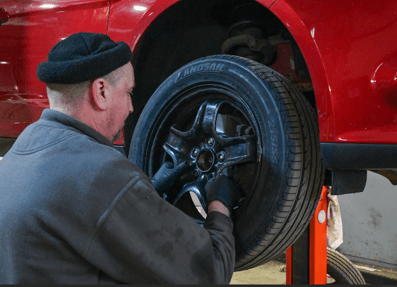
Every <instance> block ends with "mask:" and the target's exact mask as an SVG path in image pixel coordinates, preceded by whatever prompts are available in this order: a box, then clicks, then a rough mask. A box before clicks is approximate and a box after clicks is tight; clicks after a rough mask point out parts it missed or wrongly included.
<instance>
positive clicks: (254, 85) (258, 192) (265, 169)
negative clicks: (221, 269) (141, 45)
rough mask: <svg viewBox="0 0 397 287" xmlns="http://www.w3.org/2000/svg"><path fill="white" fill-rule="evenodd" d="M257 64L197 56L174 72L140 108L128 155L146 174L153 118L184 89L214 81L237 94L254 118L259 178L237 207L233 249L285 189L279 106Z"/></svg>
mask: <svg viewBox="0 0 397 287" xmlns="http://www.w3.org/2000/svg"><path fill="white" fill-rule="evenodd" d="M230 59H232V61H231V60H230ZM257 65H258V64H257V63H255V62H252V61H249V60H247V59H244V58H240V57H237V56H227V57H222V56H215V57H206V58H201V59H198V60H196V61H193V62H191V63H189V64H187V65H186V66H184V67H182V68H180V69H179V70H177V71H176V72H174V73H173V74H172V75H171V76H170V77H168V78H167V79H166V80H165V81H164V82H163V83H162V84H161V85H160V86H159V88H158V89H157V90H156V91H155V93H154V94H153V95H152V97H151V98H150V100H149V101H148V103H147V104H146V106H145V108H144V110H143V111H142V114H141V116H140V118H139V120H138V123H137V125H136V128H135V131H134V133H133V137H132V140H131V146H130V153H129V159H130V160H131V161H132V162H134V163H135V164H136V165H138V166H139V167H141V168H142V169H143V171H144V172H146V173H148V170H147V163H145V161H147V158H146V157H145V156H143V155H145V154H147V152H148V147H149V146H150V141H151V139H153V137H154V134H155V133H156V132H157V130H156V127H158V126H159V121H161V118H162V117H163V116H164V114H165V113H167V111H169V110H170V109H171V108H172V105H173V103H175V102H176V101H177V100H178V97H180V96H181V95H183V92H184V91H187V90H189V89H192V88H197V87H205V86H211V85H214V84H217V85H219V84H220V85H221V86H223V87H226V88H227V89H229V90H230V91H232V92H233V93H235V94H236V95H238V97H239V98H240V99H241V103H242V104H243V105H244V106H245V108H246V109H249V110H251V111H252V114H253V115H254V117H255V122H256V123H257V125H258V126H257V128H258V129H259V130H260V135H259V141H260V145H261V146H262V150H261V151H259V152H260V158H258V160H260V163H259V166H260V167H259V168H260V170H261V177H260V178H259V179H258V181H257V183H256V185H255V186H254V187H252V188H251V190H255V192H254V193H253V194H252V196H249V198H248V199H246V201H245V203H244V206H243V207H242V208H243V209H244V211H241V212H239V214H238V217H235V218H234V224H235V228H234V230H235V232H234V233H235V238H236V249H237V254H238V253H239V252H243V250H245V249H247V248H249V246H251V245H252V242H254V241H255V236H253V235H255V234H256V232H257V231H258V230H259V229H263V228H264V226H266V225H267V224H274V223H271V220H270V218H271V217H272V214H274V213H277V210H276V209H277V204H276V203H277V202H278V201H279V199H280V198H281V197H282V196H283V192H285V188H286V184H285V178H284V173H285V168H286V164H287V163H286V158H285V155H286V151H285V149H286V141H285V126H284V125H283V118H282V114H281V113H280V110H281V109H282V107H281V106H280V104H279V103H278V102H277V99H276V97H277V94H276V93H275V92H273V90H272V89H271V84H270V83H269V82H268V79H267V77H265V75H263V76H262V74H261V72H258V71H257V70H256V68H255V67H256V66H257ZM211 67H212V69H211ZM214 67H215V68H214ZM263 67H264V66H262V68H263ZM265 68H266V67H265ZM266 69H267V68H266Z"/></svg>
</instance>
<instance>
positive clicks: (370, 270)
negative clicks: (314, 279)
mask: <svg viewBox="0 0 397 287" xmlns="http://www.w3.org/2000/svg"><path fill="white" fill-rule="evenodd" d="M353 263H354V264H355V265H356V267H357V268H358V270H360V272H361V274H362V275H363V277H364V279H365V282H367V285H372V284H375V285H379V284H382V285H394V286H396V285H397V271H395V270H391V269H386V268H381V267H377V266H373V265H368V264H363V263H358V262H353ZM285 281H286V273H285V256H283V255H280V256H278V257H277V258H276V260H273V261H270V262H267V263H265V264H264V265H262V266H259V267H256V268H253V269H250V270H246V271H239V272H235V273H234V274H233V277H232V281H231V282H230V284H236V285H239V284H263V285H269V284H271V285H285ZM327 282H328V284H329V283H332V282H333V279H332V278H328V279H327Z"/></svg>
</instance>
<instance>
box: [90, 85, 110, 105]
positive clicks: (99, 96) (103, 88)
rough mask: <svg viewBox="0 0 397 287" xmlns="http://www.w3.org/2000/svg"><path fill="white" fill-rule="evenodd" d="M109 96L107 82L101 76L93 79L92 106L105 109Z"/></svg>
mask: <svg viewBox="0 0 397 287" xmlns="http://www.w3.org/2000/svg"><path fill="white" fill-rule="evenodd" d="M109 96H110V91H109V83H108V82H107V81H106V80H105V79H103V78H98V79H95V80H94V81H93V82H92V85H91V99H92V104H93V105H94V108H95V109H99V110H102V111H104V110H106V109H107V107H108V103H109Z"/></svg>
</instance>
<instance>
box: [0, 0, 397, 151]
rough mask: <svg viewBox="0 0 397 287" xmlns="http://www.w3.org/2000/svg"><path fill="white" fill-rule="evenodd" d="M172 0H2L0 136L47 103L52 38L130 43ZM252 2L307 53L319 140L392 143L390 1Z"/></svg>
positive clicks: (395, 51) (394, 5)
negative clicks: (44, 67)
mask: <svg viewBox="0 0 397 287" xmlns="http://www.w3.org/2000/svg"><path fill="white" fill-rule="evenodd" d="M176 2H177V0H161V1H160V0H139V1H138V0H128V1H127V0H111V1H108V0H104V1H99V0H73V1H70V0H47V1H44V0H33V1H29V2H28V4H26V3H27V2H26V1H15V0H13V1H11V0H4V1H1V5H0V6H1V7H4V8H5V11H6V12H8V14H9V19H8V21H7V22H5V23H3V24H2V25H1V26H0V51H1V53H0V137H17V136H18V135H19V133H20V132H21V131H22V130H23V128H24V127H26V126H27V125H28V124H30V123H32V122H34V121H36V120H37V119H38V118H39V116H40V114H41V111H42V109H43V108H45V107H48V101H46V92H45V84H44V83H41V82H39V81H38V80H37V78H36V68H37V65H38V64H39V63H40V62H42V61H44V60H45V57H46V55H47V53H48V51H49V50H50V49H51V47H52V46H53V45H54V44H55V43H57V42H58V41H59V40H61V39H62V38H65V37H67V36H69V35H70V34H73V33H76V32H79V31H86V32H100V33H106V32H107V33H108V35H109V36H110V37H111V38H113V39H114V40H116V41H120V40H123V41H125V42H127V43H128V44H129V45H130V46H131V48H132V50H135V48H136V47H137V43H138V42H139V40H140V38H141V36H142V35H143V34H144V33H145V31H146V29H147V27H148V26H149V25H150V23H152V21H153V20H154V19H155V18H156V17H158V16H159V15H160V14H161V13H162V12H163V11H165V10H166V9H168V8H169V7H170V6H171V5H173V4H175V3H176ZM258 2H260V3H262V4H263V5H264V6H266V7H268V8H270V9H271V11H272V12H273V13H274V14H275V15H276V16H277V17H278V18H279V19H280V20H281V21H282V22H283V23H284V25H285V26H286V27H287V29H288V30H289V31H290V32H291V34H292V35H293V37H294V38H295V40H296V41H297V43H298V45H299V47H300V49H301V51H302V53H303V56H304V57H305V60H306V62H307V65H308V68H309V71H310V75H311V79H312V84H313V88H314V91H315V95H316V104H317V109H318V118H319V127H320V141H321V142H348V143H384V144H387V143H388V144H395V143H397V133H396V132H395V130H396V127H397V100H396V98H397V84H396V83H397V82H396V81H397V80H396V79H397V77H396V75H397V62H396V60H395V59H396V55H397V37H396V36H397V13H395V11H397V2H396V1H389V0H378V1H375V2H374V1H368V0H364V1H358V0H350V1H344V0H333V1H331V0H326V1H320V2H319V1H316V0H278V1H274V0H259V1H258ZM109 4H110V5H111V7H110V9H109ZM109 12H110V13H109ZM118 143H119V144H120V141H118Z"/></svg>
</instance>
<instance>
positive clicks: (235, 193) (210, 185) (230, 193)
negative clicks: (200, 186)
mask: <svg viewBox="0 0 397 287" xmlns="http://www.w3.org/2000/svg"><path fill="white" fill-rule="evenodd" d="M205 191H206V193H207V202H208V205H209V204H210V203H211V202H212V201H214V200H219V201H220V202H222V203H223V204H224V205H225V206H226V207H227V208H228V209H229V211H230V214H231V213H232V209H233V207H235V206H236V205H237V203H238V201H239V199H240V191H239V188H238V186H237V184H236V183H235V182H234V181H233V180H232V179H231V178H228V177H227V176H225V175H220V176H218V177H217V178H215V179H210V180H209V181H208V182H207V184H206V185H205Z"/></svg>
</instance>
